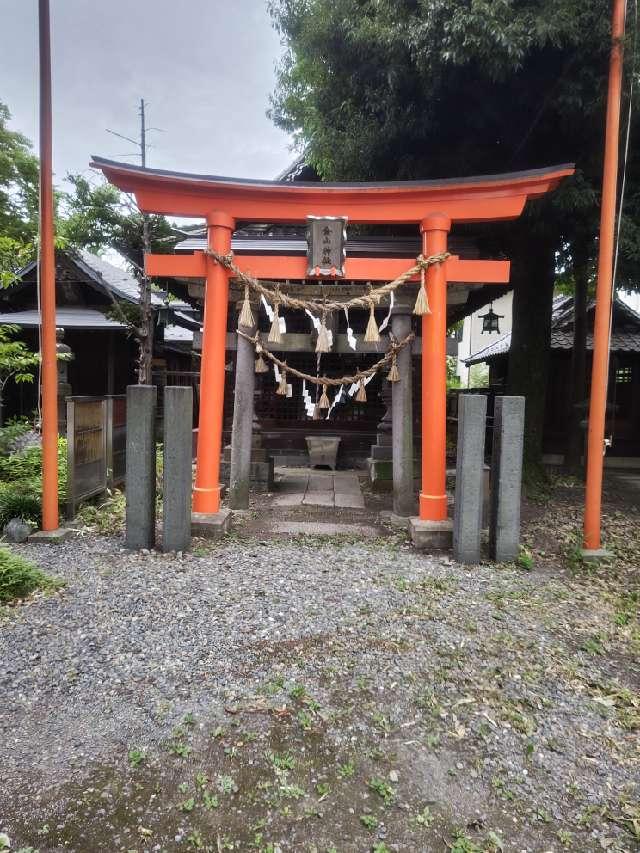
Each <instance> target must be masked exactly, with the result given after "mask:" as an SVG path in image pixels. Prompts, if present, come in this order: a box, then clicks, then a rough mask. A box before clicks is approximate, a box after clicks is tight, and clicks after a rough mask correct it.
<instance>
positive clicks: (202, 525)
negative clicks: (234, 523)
mask: <svg viewBox="0 0 640 853" xmlns="http://www.w3.org/2000/svg"><path fill="white" fill-rule="evenodd" d="M231 515H232V514H231V510H230V509H227V508H226V507H224V508H223V509H221V510H219V511H218V512H192V513H191V535H192V536H200V537H202V538H204V539H217V538H218V537H220V536H224V535H225V533H228V532H229V528H230V527H231Z"/></svg>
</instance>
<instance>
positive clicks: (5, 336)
mask: <svg viewBox="0 0 640 853" xmlns="http://www.w3.org/2000/svg"><path fill="white" fill-rule="evenodd" d="M19 331H20V329H19V327H18V326H0V425H2V423H3V417H2V408H3V400H4V389H5V387H6V385H7V383H8V382H9V380H10V379H12V380H13V381H14V382H33V374H34V372H35V370H36V368H37V367H38V365H39V364H40V356H39V355H38V353H35V352H32V351H31V350H30V349H29V347H28V346H27V345H26V344H25V343H24V342H23V341H17V340H15V337H16V335H17V334H18V332H19Z"/></svg>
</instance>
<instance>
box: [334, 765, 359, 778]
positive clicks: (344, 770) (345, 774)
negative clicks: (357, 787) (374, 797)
mask: <svg viewBox="0 0 640 853" xmlns="http://www.w3.org/2000/svg"><path fill="white" fill-rule="evenodd" d="M355 772H356V766H355V764H354V763H353V761H345V763H344V764H339V765H338V776H339V777H340V778H341V779H351V778H352V777H353V776H354V774H355Z"/></svg>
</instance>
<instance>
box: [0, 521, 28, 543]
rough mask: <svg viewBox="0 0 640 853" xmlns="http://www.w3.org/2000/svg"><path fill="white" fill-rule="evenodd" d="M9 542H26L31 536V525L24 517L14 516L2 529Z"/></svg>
mask: <svg viewBox="0 0 640 853" xmlns="http://www.w3.org/2000/svg"><path fill="white" fill-rule="evenodd" d="M2 532H3V533H4V535H5V537H6V539H7V540H8V541H9V542H17V543H20V542H26V541H27V539H28V538H29V536H31V532H32V531H31V525H30V524H27V522H26V521H24V519H22V518H12V519H11V520H10V521H8V522H7V523H6V524H5V526H4V529H3V531H2Z"/></svg>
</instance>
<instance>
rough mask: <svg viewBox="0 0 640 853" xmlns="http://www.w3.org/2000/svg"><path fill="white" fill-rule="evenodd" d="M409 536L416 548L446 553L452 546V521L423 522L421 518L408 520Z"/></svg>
mask: <svg viewBox="0 0 640 853" xmlns="http://www.w3.org/2000/svg"><path fill="white" fill-rule="evenodd" d="M409 534H410V536H411V541H412V542H413V544H414V545H415V547H416V548H420V549H425V550H433V551H448V550H449V549H450V548H451V547H452V546H453V521H451V519H450V518H447V519H446V520H445V521H423V520H422V519H421V518H417V517H413V518H410V519H409Z"/></svg>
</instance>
